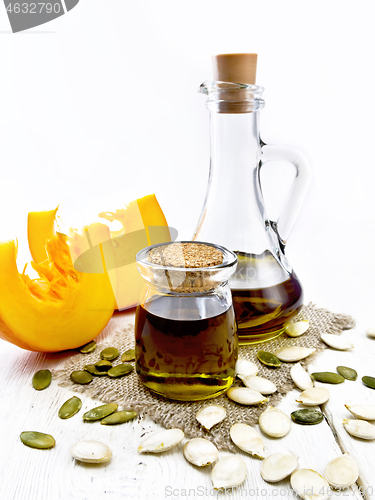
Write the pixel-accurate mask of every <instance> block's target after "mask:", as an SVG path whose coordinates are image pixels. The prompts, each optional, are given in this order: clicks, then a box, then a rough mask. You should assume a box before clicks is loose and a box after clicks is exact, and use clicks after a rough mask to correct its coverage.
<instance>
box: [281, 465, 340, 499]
mask: <svg viewBox="0 0 375 500" xmlns="http://www.w3.org/2000/svg"><path fill="white" fill-rule="evenodd" d="M290 486H291V487H292V489H293V490H294V491H295V492H296V493H297V494H298V495H299V496H300V497H301V498H304V499H305V500H312V499H314V500H319V499H320V500H327V499H328V498H330V495H329V493H330V491H329V484H328V481H327V480H326V479H324V477H322V476H321V475H320V474H318V473H317V472H315V471H314V470H311V469H297V470H296V471H294V472H293V474H292V475H291V476H290Z"/></svg>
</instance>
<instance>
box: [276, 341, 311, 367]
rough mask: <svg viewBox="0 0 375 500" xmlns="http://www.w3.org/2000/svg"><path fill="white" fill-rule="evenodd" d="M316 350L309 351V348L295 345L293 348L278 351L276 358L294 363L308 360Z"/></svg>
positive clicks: (283, 348)
mask: <svg viewBox="0 0 375 500" xmlns="http://www.w3.org/2000/svg"><path fill="white" fill-rule="evenodd" d="M315 351H316V349H314V348H312V349H309V348H308V347H301V346H299V345H294V346H291V347H282V348H281V349H278V350H277V351H276V356H277V357H278V358H279V359H281V361H284V362H286V363H292V362H293V361H301V359H305V358H307V356H310V354H312V353H313V352H315Z"/></svg>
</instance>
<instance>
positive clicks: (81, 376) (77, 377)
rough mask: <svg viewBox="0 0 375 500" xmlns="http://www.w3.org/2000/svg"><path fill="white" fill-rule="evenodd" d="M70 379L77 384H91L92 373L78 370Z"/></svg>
mask: <svg viewBox="0 0 375 500" xmlns="http://www.w3.org/2000/svg"><path fill="white" fill-rule="evenodd" d="M70 380H72V381H73V382H75V383H76V384H82V385H84V384H89V383H90V382H91V381H92V375H91V373H88V372H86V371H83V370H76V371H74V372H72V373H71V374H70Z"/></svg>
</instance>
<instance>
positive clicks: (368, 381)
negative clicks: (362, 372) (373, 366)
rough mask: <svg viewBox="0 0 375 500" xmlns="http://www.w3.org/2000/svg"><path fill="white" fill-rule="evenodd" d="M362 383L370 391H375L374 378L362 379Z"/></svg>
mask: <svg viewBox="0 0 375 500" xmlns="http://www.w3.org/2000/svg"><path fill="white" fill-rule="evenodd" d="M362 382H363V383H364V384H365V385H367V387H370V388H371V389H375V378H374V377H367V376H365V377H362Z"/></svg>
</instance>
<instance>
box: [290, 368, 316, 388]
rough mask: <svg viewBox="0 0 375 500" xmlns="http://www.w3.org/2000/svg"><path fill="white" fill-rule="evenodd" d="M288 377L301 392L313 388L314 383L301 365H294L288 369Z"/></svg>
mask: <svg viewBox="0 0 375 500" xmlns="http://www.w3.org/2000/svg"><path fill="white" fill-rule="evenodd" d="M290 376H291V377H292V380H293V382H294V383H295V384H296V386H297V387H299V388H300V389H301V390H302V391H305V390H306V389H312V388H313V387H314V382H313V380H312V378H311V377H310V375H309V374H308V373H307V372H306V370H305V369H304V368H303V367H302V365H301V363H296V364H295V365H293V366H292V368H291V369H290Z"/></svg>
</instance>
